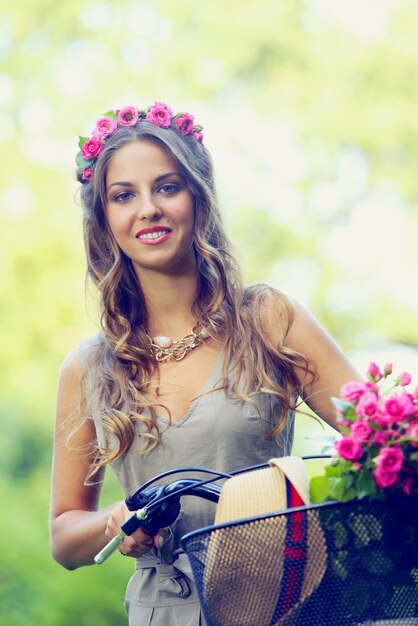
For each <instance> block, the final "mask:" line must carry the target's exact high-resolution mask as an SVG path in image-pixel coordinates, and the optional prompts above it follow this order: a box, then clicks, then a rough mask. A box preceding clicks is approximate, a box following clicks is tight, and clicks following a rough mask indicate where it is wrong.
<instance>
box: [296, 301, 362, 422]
mask: <svg viewBox="0 0 418 626" xmlns="http://www.w3.org/2000/svg"><path fill="white" fill-rule="evenodd" d="M293 308H294V319H293V322H292V324H291V326H290V329H289V332H288V335H287V340H286V344H287V345H288V346H289V347H290V348H292V349H293V350H296V351H297V352H299V353H300V354H302V355H303V356H304V357H305V358H306V359H307V361H308V366H309V368H310V369H311V370H312V371H313V373H314V374H315V380H314V381H313V382H312V380H311V379H312V376H311V375H310V374H309V373H305V372H304V371H303V369H301V368H299V367H297V368H296V369H295V373H296V377H297V379H298V381H299V384H300V385H301V390H302V391H301V397H302V399H303V400H304V401H305V402H306V404H307V405H308V406H309V407H310V408H311V409H312V410H313V411H314V412H315V413H316V414H317V415H319V417H321V418H322V419H324V420H325V421H326V422H327V423H328V424H330V425H331V426H333V427H334V428H335V427H336V421H335V407H334V405H333V404H332V401H331V397H333V396H339V394H340V389H341V387H342V385H343V384H345V383H346V382H348V381H349V380H360V381H361V380H362V377H361V376H360V374H359V373H358V372H357V370H356V369H355V368H354V366H353V365H352V364H351V363H350V361H349V360H348V359H347V357H346V356H345V355H344V353H343V352H342V351H341V350H340V348H339V347H338V346H337V344H336V343H335V341H334V340H333V339H332V338H331V337H330V335H329V334H328V333H327V332H326V331H325V330H324V329H323V328H322V326H321V325H320V324H319V322H318V321H317V320H316V319H315V318H314V317H313V316H312V315H311V314H310V313H309V312H308V311H307V310H306V309H305V308H304V307H303V306H302V305H301V304H300V303H298V302H295V301H293Z"/></svg>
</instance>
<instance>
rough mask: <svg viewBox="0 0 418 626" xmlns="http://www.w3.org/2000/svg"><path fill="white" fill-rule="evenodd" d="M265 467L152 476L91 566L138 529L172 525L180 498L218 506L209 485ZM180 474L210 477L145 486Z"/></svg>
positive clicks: (133, 497)
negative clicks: (195, 498)
mask: <svg viewBox="0 0 418 626" xmlns="http://www.w3.org/2000/svg"><path fill="white" fill-rule="evenodd" d="M301 458H302V459H303V460H309V459H324V458H330V455H311V456H304V457H301ZM267 466H268V463H262V464H260V465H254V466H252V467H244V468H242V469H240V470H236V471H234V472H231V473H230V474H226V473H224V472H216V471H214V470H209V469H206V468H196V467H188V468H178V469H175V470H170V471H168V472H165V473H163V474H160V475H159V476H156V477H155V478H153V479H152V480H151V481H148V482H147V483H145V485H142V487H140V488H139V489H138V490H137V491H136V492H135V493H134V494H132V495H130V496H128V497H127V498H126V499H125V504H126V506H127V507H128V509H129V510H130V511H134V514H133V515H132V516H131V517H130V518H128V519H127V520H126V521H125V522H124V523H123V524H122V526H121V529H120V532H119V533H118V534H117V535H116V537H113V539H111V540H110V541H109V543H108V544H106V546H105V547H104V548H103V549H102V550H101V551H100V552H99V553H98V554H96V556H95V557H94V562H95V563H97V564H98V565H100V564H101V563H104V561H106V559H107V558H109V556H110V555H111V554H113V552H115V550H116V549H117V548H118V547H119V546H120V544H121V543H122V542H123V540H124V538H125V537H127V536H129V535H132V534H133V533H134V532H135V531H136V530H138V528H141V529H142V530H143V531H144V532H145V533H147V534H148V535H151V536H152V535H155V534H156V533H157V532H158V530H159V529H160V528H165V527H166V526H170V524H173V522H175V520H176V519H177V517H178V516H179V513H180V499H181V497H182V496H186V495H187V496H198V497H200V498H204V499H206V500H209V501H211V502H218V499H219V495H220V493H221V487H220V486H219V485H215V484H213V483H214V481H217V480H219V479H221V478H232V476H234V475H237V474H241V473H243V472H247V471H251V470H255V469H259V468H261V467H267ZM181 472H205V473H209V474H212V477H211V478H207V479H204V480H199V479H193V478H185V479H182V480H175V481H173V482H171V483H168V484H164V485H157V486H154V487H150V486H149V485H151V484H152V483H153V482H155V481H157V480H160V479H161V478H163V477H166V476H169V475H171V474H176V473H181ZM147 487H148V488H147Z"/></svg>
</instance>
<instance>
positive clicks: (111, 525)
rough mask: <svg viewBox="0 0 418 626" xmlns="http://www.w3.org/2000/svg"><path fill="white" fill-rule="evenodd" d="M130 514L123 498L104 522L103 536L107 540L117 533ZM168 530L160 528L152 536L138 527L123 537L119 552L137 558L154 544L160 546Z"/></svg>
mask: <svg viewBox="0 0 418 626" xmlns="http://www.w3.org/2000/svg"><path fill="white" fill-rule="evenodd" d="M132 514H133V513H132V511H130V510H129V509H128V507H127V506H126V504H125V502H124V501H123V500H122V502H118V503H117V504H116V505H115V507H114V508H113V509H112V510H111V511H110V513H109V517H108V520H107V524H106V530H105V536H106V539H107V540H108V541H110V540H111V539H113V537H115V536H116V535H117V534H118V533H119V531H120V527H121V526H122V524H123V523H124V522H126V520H127V519H129V518H130V517H132ZM168 532H169V531H168V528H161V529H160V530H159V531H158V533H157V534H156V535H154V536H153V537H152V536H151V535H147V533H144V531H143V530H141V528H138V530H136V531H135V532H134V533H133V534H132V535H129V536H127V537H125V538H124V540H123V542H122V543H121V545H120V546H119V552H120V553H121V554H123V555H124V556H132V557H134V558H135V559H138V558H139V557H141V556H144V554H147V553H148V552H149V551H150V550H151V548H152V547H154V546H155V547H156V548H161V546H162V545H163V543H164V540H165V537H166V536H167V534H168Z"/></svg>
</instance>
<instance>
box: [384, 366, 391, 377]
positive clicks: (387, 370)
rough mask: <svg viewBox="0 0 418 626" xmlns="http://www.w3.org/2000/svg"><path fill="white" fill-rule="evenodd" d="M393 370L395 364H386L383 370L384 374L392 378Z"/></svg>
mask: <svg viewBox="0 0 418 626" xmlns="http://www.w3.org/2000/svg"><path fill="white" fill-rule="evenodd" d="M392 370H393V364H392V363H386V365H385V367H384V368H383V373H384V374H385V376H390V375H391V374H392Z"/></svg>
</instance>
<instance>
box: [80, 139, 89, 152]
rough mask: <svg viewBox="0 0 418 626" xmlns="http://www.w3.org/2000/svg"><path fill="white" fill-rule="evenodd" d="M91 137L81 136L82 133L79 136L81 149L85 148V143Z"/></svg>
mask: <svg viewBox="0 0 418 626" xmlns="http://www.w3.org/2000/svg"><path fill="white" fill-rule="evenodd" d="M89 139H90V137H81V135H79V136H78V147H79V148H80V150H82V149H83V146H84V144H85V143H86V141H88V140H89Z"/></svg>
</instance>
